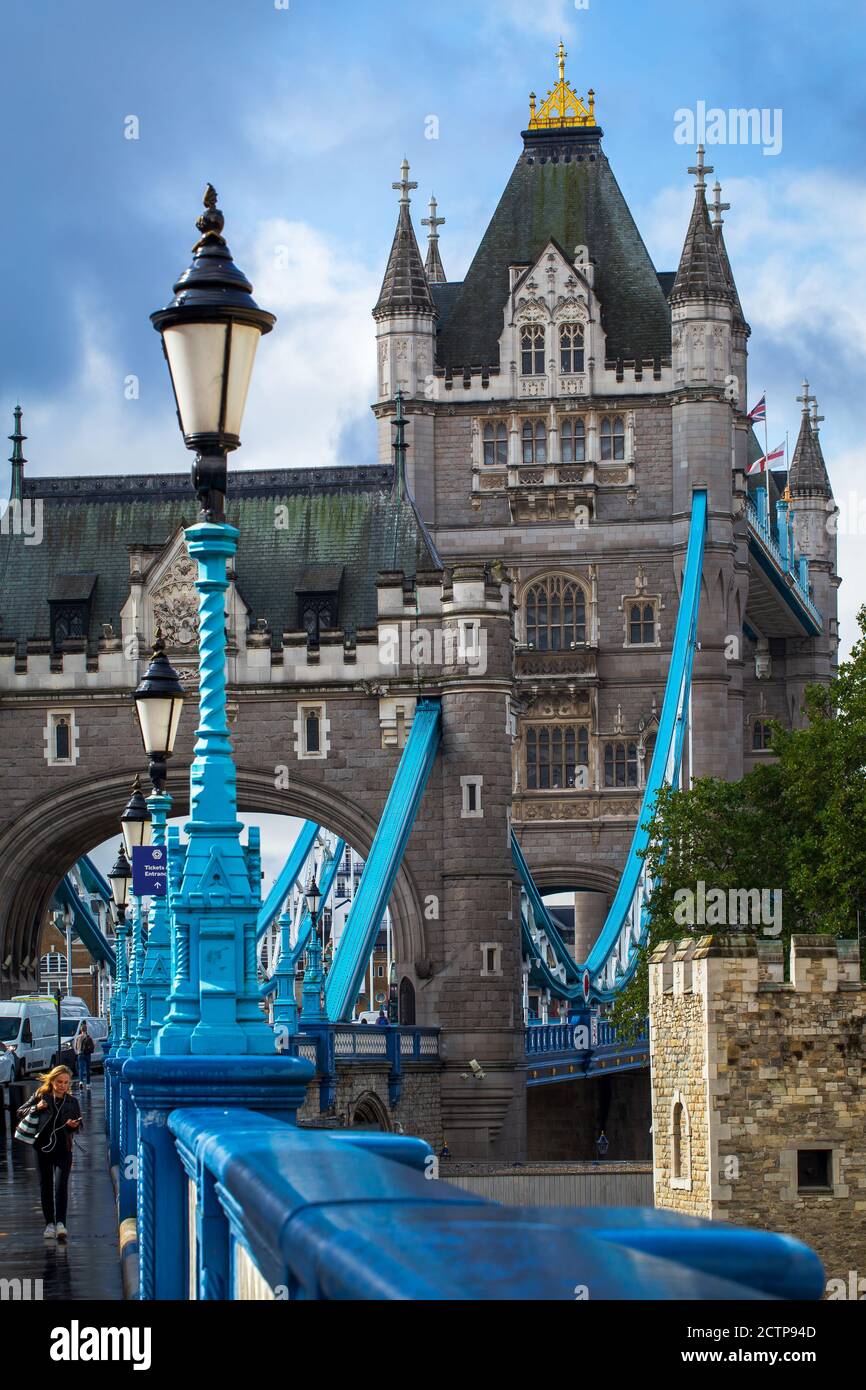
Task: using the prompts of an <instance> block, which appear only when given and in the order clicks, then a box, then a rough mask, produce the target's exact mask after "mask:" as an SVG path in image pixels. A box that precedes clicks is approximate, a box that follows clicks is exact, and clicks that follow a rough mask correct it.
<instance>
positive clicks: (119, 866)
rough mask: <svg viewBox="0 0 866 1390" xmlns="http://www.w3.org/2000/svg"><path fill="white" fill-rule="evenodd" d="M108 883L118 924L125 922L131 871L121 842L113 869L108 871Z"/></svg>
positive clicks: (124, 847)
mask: <svg viewBox="0 0 866 1390" xmlns="http://www.w3.org/2000/svg"><path fill="white" fill-rule="evenodd" d="M108 881H109V883H110V885H111V896H112V898H113V899H114V906H115V908H116V909H117V920H118V923H121V922H125V921H126V907H127V903H128V902H129V885H130V883H131V882H132V869H131V868H130V867H129V860H128V859H127V857H126V846H125V845H124V843H123V841H121V843H120V848H119V850H118V851H117V858H116V860H115V861H114V866H113V868H111V869H109V871H108Z"/></svg>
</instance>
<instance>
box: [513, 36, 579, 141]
mask: <svg viewBox="0 0 866 1390" xmlns="http://www.w3.org/2000/svg"><path fill="white" fill-rule="evenodd" d="M556 57H557V60H558V62H559V81H558V82H557V84H556V86H555V87H554V88H553V91H551V92H548V93H547V97H546V99H545V101H543V102H542V104H541V106H540V107H539V108H538V110H537V111H536V109H535V102H536V96H535V93H534V92H530V93H529V129H530V130H552V129H557V130H558V129H561V128H562V127H563V126H594V125H595V92H594V91H593V90H592V88H591V87H590V89H589V91H588V92H587V94H586V96H587V99H586V104H584V100H583V97H579V96H578V95H577V92H576V91H575V90H574V88H573V87H572V86H571V85H570V83H568V82H566V80H565V60H566V58H567V57H568V54H567V53H566V51H565V45H564V44H563V42H562V39H560V41H559V48H558V49H557V51H556Z"/></svg>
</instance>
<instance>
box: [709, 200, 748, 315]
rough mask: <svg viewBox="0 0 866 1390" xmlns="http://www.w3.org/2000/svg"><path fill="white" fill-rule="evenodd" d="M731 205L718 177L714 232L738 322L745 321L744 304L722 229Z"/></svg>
mask: <svg viewBox="0 0 866 1390" xmlns="http://www.w3.org/2000/svg"><path fill="white" fill-rule="evenodd" d="M730 207H731V205H730V203H723V202H722V185H721V184H720V183H719V181H718V179H716V181H715V183H714V184H713V201H712V203H711V204H710V211H711V213H712V215H713V232H714V233H715V237H716V245H717V247H718V250H719V260H720V261H721V263H722V270H723V272H724V276H725V280H726V281H727V285H728V289H729V290H730V291H731V294H732V295H733V296H734V319H735V321H736V322H737V323H745V322H746V316H745V314H744V313H743V306H742V304H741V303H740V296H739V294H738V293H737V286H736V284H735V282H734V272H733V271H732V270H731V262H730V260H729V259H728V248H727V247H726V246H725V234H724V232H723V231H722V227H723V225H724V218H723V217H722V213H723V212H729V211H730Z"/></svg>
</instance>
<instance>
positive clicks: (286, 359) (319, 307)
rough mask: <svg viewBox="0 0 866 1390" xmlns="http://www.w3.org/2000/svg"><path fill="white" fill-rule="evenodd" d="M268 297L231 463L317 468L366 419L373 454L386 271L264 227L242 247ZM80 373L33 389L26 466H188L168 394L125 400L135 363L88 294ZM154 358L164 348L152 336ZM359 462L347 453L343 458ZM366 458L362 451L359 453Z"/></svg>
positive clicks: (291, 230)
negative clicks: (378, 307)
mask: <svg viewBox="0 0 866 1390" xmlns="http://www.w3.org/2000/svg"><path fill="white" fill-rule="evenodd" d="M238 263H239V264H240V265H241V266H243V268H244V269H245V270H246V271H247V272H248V273H249V275H250V278H251V279H252V281H253V284H254V286H255V295H256V298H257V300H258V302H259V303H260V304H262V305H263V306H266V307H267V308H268V309H270V310H272V311H273V313H275V314H276V315H277V325H276V328H275V329H274V331H273V332H272V333H271V334H270V335H269V336H268V337H267V338H266V339H265V340H264V342H263V343H262V345H261V347H260V349H259V355H258V359H257V362H256V368H255V371H254V374H253V382H252V387H251V390H250V398H249V402H248V405H247V412H246V416H245V420H244V447H243V449H242V450H241V452H240V453H239V454H238V455H236V457H235V459H234V460H233V465H232V466H233V467H238V468H240V467H247V468H250V467H255V468H266V467H270V468H276V467H302V466H303V467H319V466H322V465H326V464H334V463H337V462H339V461H341V460H339V459H338V443H339V439H340V435H341V432H342V431H343V429H344V428H345V427H346V426H351V425H353V424H355V425H361V426H362V427H363V425H364V424H365V423H366V424H367V425H368V428H369V447H368V449H367V458H366V460H365V461H369V459H371V458H374V457H375V426H374V423H373V418H372V415H371V414H370V402H371V401H372V400H374V399H375V366H376V357H375V325H374V322H373V318H372V314H371V310H372V308H373V305H374V304H375V302H376V298H377V295H378V292H379V283H380V276H381V270H379V271H373V270H371V268H370V267H369V266H367V265H364V264H362V263H361V262H359V261H356V260H352V259H351V258H347V257H346V256H345V255H344V253H343V252H342V251H341V249H340V248H339V247H338V246H337V245H336V243H334V242H331V241H329V240H328V238H326V237H324V236H322V235H321V234H320V233H319V232H317V231H315V230H314V229H313V228H311V227H309V226H307V225H306V224H305V223H302V222H288V221H285V220H281V219H272V220H269V221H265V222H262V223H260V224H259V226H258V228H257V229H256V231H255V233H254V235H253V238H252V239H251V241H250V242H249V243H248V244H247V245H246V246H243V247H240V246H239V248H238ZM75 322H76V326H77V334H78V344H79V347H78V352H77V360H78V363H79V366H78V370H77V372H76V374H75V376H74V377H73V378H72V379H71V380H70V381H69V382H68V384H67V385H66V387H65V388H64V389H63V390H62V391H60V392H58V393H56V394H55V395H53V396H51V397H47V396H46V397H39V396H30V397H28V399H27V401H26V402H25V403H24V404H25V408H26V415H25V429H26V432H27V434H28V435H29V442H28V450H29V458H30V460H31V462H30V465H29V467H28V472H29V473H31V474H32V475H38V474H43V475H44V474H56V473H60V474H98V473H111V472H118V473H135V472H183V471H184V470H185V469H186V468H187V467H188V465H189V457H188V456H187V455H186V453H185V451H184V449H183V444H182V441H181V440H180V438H179V436H178V432H177V425H176V421H175V417H174V412H173V410H172V408H171V404H170V397H169V396H168V393H167V392H166V393H165V394H164V395H161V397H160V400H159V402H158V404H157V403H155V402H154V401H153V400H152V399H151V400H150V401H146V400H145V398H144V397H143V396H140V397H139V399H137V400H127V399H125V397H124V381H125V378H126V376H127V374H128V371H129V368H128V365H127V364H124V363H123V362H122V361H121V360H120V354H119V351H118V348H117V345H116V343H115V342H114V341H113V340H112V331H111V325H110V323H108V322H104V321H102V320H101V318H100V314H99V310H98V307H97V306H96V305H95V304H93V303H91V302H88V301H86V300H85V299H84V298H81V299H80V300H79V301H78V303H77V305H76V313H75ZM153 349H154V354H155V356H156V355H157V354H158V352H159V345H158V343H157V341H156V338H155V337H154V342H153ZM354 461H356V460H352V459H347V460H345V462H354ZM357 461H361V460H357Z"/></svg>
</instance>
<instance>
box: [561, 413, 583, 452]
mask: <svg viewBox="0 0 866 1390" xmlns="http://www.w3.org/2000/svg"><path fill="white" fill-rule="evenodd" d="M559 439H560V445H559V452H560V456H561V458H562V462H563V463H583V462H584V461H585V459H586V426H585V425H584V423H583V421H582V420H573V419H571V418H570V417H569V416H567V415H566V416H565V418H564V419H563V421H562V426H561V428H560V435H559Z"/></svg>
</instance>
